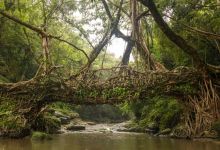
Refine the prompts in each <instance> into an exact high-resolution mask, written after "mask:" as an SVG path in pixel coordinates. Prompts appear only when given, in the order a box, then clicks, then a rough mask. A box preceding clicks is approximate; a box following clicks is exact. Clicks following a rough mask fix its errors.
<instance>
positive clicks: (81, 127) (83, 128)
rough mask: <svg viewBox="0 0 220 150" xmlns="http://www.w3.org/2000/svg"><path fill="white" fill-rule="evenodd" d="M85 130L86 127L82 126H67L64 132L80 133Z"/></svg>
mask: <svg viewBox="0 0 220 150" xmlns="http://www.w3.org/2000/svg"><path fill="white" fill-rule="evenodd" d="M85 129H86V127H85V126H82V125H69V126H67V127H66V130H71V131H80V130H85Z"/></svg>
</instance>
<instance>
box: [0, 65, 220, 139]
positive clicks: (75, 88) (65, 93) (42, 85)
mask: <svg viewBox="0 0 220 150" xmlns="http://www.w3.org/2000/svg"><path fill="white" fill-rule="evenodd" d="M200 82H201V83H202V82H203V77H202V75H201V74H200V73H198V72H197V71H195V70H193V69H189V68H185V67H180V68H177V69H175V70H173V71H166V72H164V71H163V72H160V71H147V72H138V71H135V70H132V69H131V68H111V69H102V70H93V71H91V70H90V71H88V70H86V71H84V72H82V73H81V74H80V75H78V76H77V77H74V78H72V79H68V80H64V79H62V78H59V77H58V76H56V75H54V74H50V75H47V76H38V77H36V78H33V79H31V80H29V81H23V82H18V83H1V84H0V104H2V103H4V102H5V101H7V102H13V103H14V104H15V105H16V107H15V109H13V110H12V112H11V113H12V114H13V115H15V116H18V118H20V119H21V120H22V121H19V123H21V122H22V125H20V126H22V129H23V128H24V129H26V128H30V126H31V124H32V123H33V121H34V120H35V119H36V117H37V116H38V115H39V114H40V113H41V111H42V109H43V108H44V107H45V106H46V105H47V104H49V103H52V102H55V101H63V102H67V103H72V104H86V105H92V104H119V103H123V102H125V101H137V100H142V99H143V98H144V97H147V96H152V95H158V94H162V95H172V96H178V97H180V98H181V99H183V100H185V101H186V102H187V99H189V97H191V98H195V97H197V96H198V93H197V92H192V91H191V90H185V89H184V88H183V87H184V86H185V85H187V86H192V87H195V86H197V87H198V83H200ZM182 86H183V87H182ZM215 101H217V100H215ZM218 101H219V100H218ZM190 102H191V101H190ZM195 102H196V101H195ZM194 106H197V105H194ZM194 106H192V108H193V109H194V110H195V112H197V111H198V109H196V108H194ZM218 107H219V105H218ZM208 113H209V112H208ZM211 113H212V112H211ZM190 114H191V112H189V115H190ZM0 117H1V116H0ZM215 119H216V118H215ZM190 121H191V124H194V120H190ZM197 128H198V127H197ZM201 129H203V128H201ZM197 130H198V129H197ZM0 131H1V129H0ZM10 132H12V133H14V132H15V131H8V130H7V131H6V135H7V134H8V133H10ZM21 133H22V132H21ZM21 133H20V132H19V133H18V135H19V136H20V135H21ZM193 133H198V131H197V132H194V130H190V134H193Z"/></svg>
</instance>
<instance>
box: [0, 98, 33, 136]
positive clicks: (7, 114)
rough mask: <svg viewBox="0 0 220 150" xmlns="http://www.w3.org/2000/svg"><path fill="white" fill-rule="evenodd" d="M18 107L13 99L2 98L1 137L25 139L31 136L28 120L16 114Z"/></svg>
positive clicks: (0, 109)
mask: <svg viewBox="0 0 220 150" xmlns="http://www.w3.org/2000/svg"><path fill="white" fill-rule="evenodd" d="M16 107H17V105H16V103H15V101H14V100H13V99H10V98H2V97H1V101H0V135H1V136H8V137H12V138H19V137H24V136H27V135H28V134H30V129H29V128H28V127H27V126H26V120H25V118H23V117H22V116H20V115H19V114H16V113H14V110H15V109H16Z"/></svg>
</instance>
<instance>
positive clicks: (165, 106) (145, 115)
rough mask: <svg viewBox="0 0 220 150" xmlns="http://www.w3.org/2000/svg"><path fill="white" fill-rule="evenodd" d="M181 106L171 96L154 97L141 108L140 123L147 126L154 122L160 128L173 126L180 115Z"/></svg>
mask: <svg viewBox="0 0 220 150" xmlns="http://www.w3.org/2000/svg"><path fill="white" fill-rule="evenodd" d="M180 112H181V106H180V104H179V103H178V102H177V100H176V99H174V98H171V97H154V98H152V99H151V100H150V102H149V103H148V104H146V105H145V106H144V107H143V109H142V114H141V119H140V122H139V123H140V125H141V126H148V125H149V124H150V123H156V124H158V125H159V127H160V129H161V130H163V129H166V128H172V127H174V126H175V125H176V124H177V123H178V121H179V117H180Z"/></svg>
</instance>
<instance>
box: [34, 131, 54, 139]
mask: <svg viewBox="0 0 220 150" xmlns="http://www.w3.org/2000/svg"><path fill="white" fill-rule="evenodd" d="M31 139H32V140H51V139H52V137H51V135H49V134H47V133H44V132H33V133H32V136H31Z"/></svg>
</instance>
